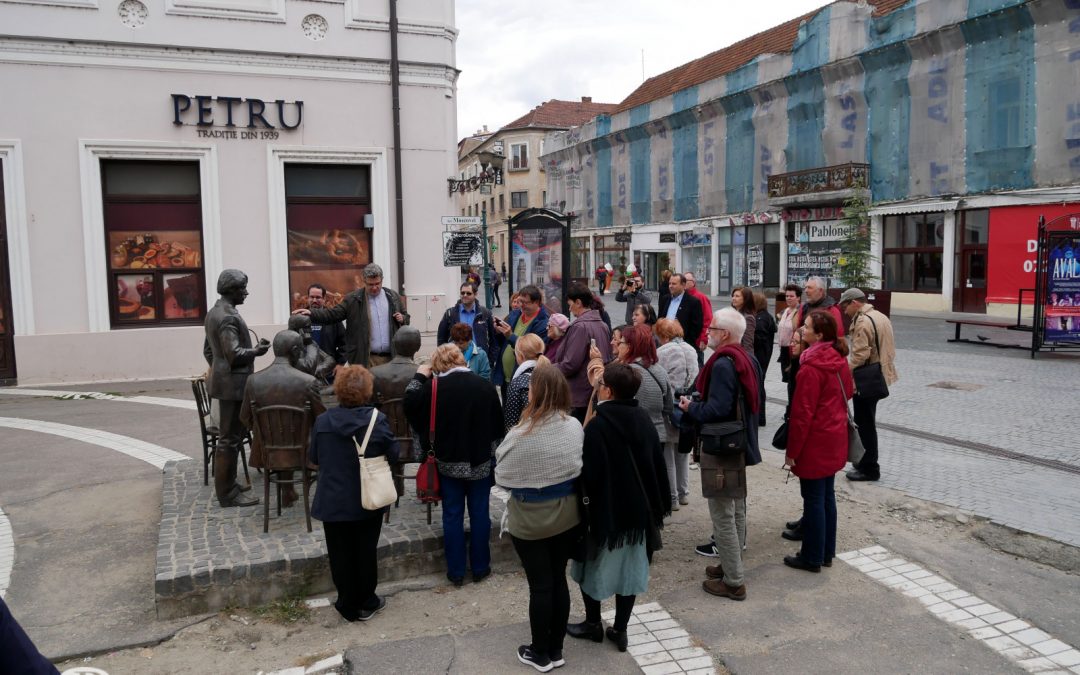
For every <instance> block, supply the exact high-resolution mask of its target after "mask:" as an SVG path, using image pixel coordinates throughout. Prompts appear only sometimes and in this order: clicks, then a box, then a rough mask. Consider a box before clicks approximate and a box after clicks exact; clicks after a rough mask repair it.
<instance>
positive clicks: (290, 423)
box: [251, 401, 315, 532]
mask: <svg viewBox="0 0 1080 675" xmlns="http://www.w3.org/2000/svg"><path fill="white" fill-rule="evenodd" d="M251 415H252V420H253V424H252V429H253V430H254V432H255V438H254V442H255V445H256V447H258V448H259V449H260V452H261V453H262V459H263V466H264V473H265V478H264V480H263V532H269V531H270V484H271V483H273V484H274V485H275V486H276V494H277V514H278V515H279V516H280V515H281V486H282V485H295V484H296V483H301V484H302V487H303V500H304V518H305V519H306V521H307V531H308V532H311V502H310V499H309V493H310V490H309V488H310V487H311V483H312V481H314V480H315V478H314V474H313V473H312V471H311V469H310V468H309V467H308V461H307V449H308V439H309V437H310V436H311V424H312V419H313V417H312V414H311V406H310V404H308V403H305V404H304V407H303V408H298V407H296V406H291V405H268V406H263V407H260V406H259V404H258V402H256V401H251ZM297 471H299V472H300V478H299V479H298V478H296V473H295V472H297ZM289 472H292V477H288V478H286V477H284V476H283V475H282V474H287V473H289Z"/></svg>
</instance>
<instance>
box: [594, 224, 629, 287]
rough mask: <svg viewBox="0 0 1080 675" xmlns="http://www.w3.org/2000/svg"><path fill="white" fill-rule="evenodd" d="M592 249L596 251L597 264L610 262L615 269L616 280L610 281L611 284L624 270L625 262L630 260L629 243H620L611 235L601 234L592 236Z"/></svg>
mask: <svg viewBox="0 0 1080 675" xmlns="http://www.w3.org/2000/svg"><path fill="white" fill-rule="evenodd" d="M593 251H594V252H595V253H596V264H597V266H600V265H603V264H605V263H610V264H611V266H612V268H614V270H615V276H616V280H615V281H612V282H611V285H612V286H613V285H614V284H615V283H616V281H617V280H620V279H621V278H622V276H623V274H624V273H625V272H626V263H627V262H629V260H630V257H629V256H630V244H620V243H618V242H617V241H615V237H614V236H611V235H601V236H597V237H594V238H593Z"/></svg>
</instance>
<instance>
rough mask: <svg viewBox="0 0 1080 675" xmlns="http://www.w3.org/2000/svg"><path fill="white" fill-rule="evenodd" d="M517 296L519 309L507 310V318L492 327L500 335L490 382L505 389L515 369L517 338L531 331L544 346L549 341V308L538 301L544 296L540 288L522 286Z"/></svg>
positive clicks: (492, 363)
mask: <svg viewBox="0 0 1080 675" xmlns="http://www.w3.org/2000/svg"><path fill="white" fill-rule="evenodd" d="M518 297H519V298H520V299H521V309H515V310H514V311H512V312H510V316H508V317H506V321H503V320H502V319H498V318H496V319H495V330H496V331H497V332H498V334H499V336H498V348H497V350H496V356H497V358H495V359H492V360H491V381H492V382H494V383H495V386H498V387H504V388H505V386H506V385H507V384H509V383H510V379H511V378H512V377H513V376H514V370H516V369H517V359H515V358H514V345H516V344H517V339H518V338H519V337H521V336H522V335H526V334H528V333H533V334H534V335H537V336H539V337H540V339H541V340H543V341H544V344H545V345H546V344H547V343H548V335H547V324H548V311H547V309H545V308H544V305H543V304H541V302H540V300H541V298H542V297H543V296H541V295H540V289H539V288H537V287H536V286H533V285H531V284H530V285H528V286H522V287H521V290H519V291H518ZM504 393H505V392H504Z"/></svg>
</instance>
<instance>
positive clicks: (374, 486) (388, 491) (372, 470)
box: [353, 408, 398, 511]
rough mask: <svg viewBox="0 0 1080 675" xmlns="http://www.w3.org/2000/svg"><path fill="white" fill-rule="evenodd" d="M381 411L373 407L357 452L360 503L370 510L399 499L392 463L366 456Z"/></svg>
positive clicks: (376, 509)
mask: <svg viewBox="0 0 1080 675" xmlns="http://www.w3.org/2000/svg"><path fill="white" fill-rule="evenodd" d="M378 416H379V411H378V410H376V409H374V408H372V411H371V421H370V422H368V428H367V432H366V433H365V434H364V442H363V443H357V442H356V439H355V438H354V439H353V443H354V444H355V445H356V454H357V455H358V456H359V458H360V505H361V506H363V507H364V509H366V510H368V511H378V510H379V509H381V508H382V507H384V506H389V505H391V504H393V503H394V502H395V501H397V498H398V494H397V488H396V487H394V476H393V474H391V473H390V464H389V462H387V461H386V458H385V457H364V452H365V451H366V450H367V446H368V441H370V440H371V430H372V429H374V428H375V420H376V418H378Z"/></svg>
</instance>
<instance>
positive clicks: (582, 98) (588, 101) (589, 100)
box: [581, 96, 592, 103]
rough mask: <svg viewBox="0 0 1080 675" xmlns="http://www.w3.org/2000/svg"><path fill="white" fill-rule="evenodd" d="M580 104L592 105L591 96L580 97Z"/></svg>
mask: <svg viewBox="0 0 1080 675" xmlns="http://www.w3.org/2000/svg"><path fill="white" fill-rule="evenodd" d="M581 102H582V103H592V96H582V97H581Z"/></svg>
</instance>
